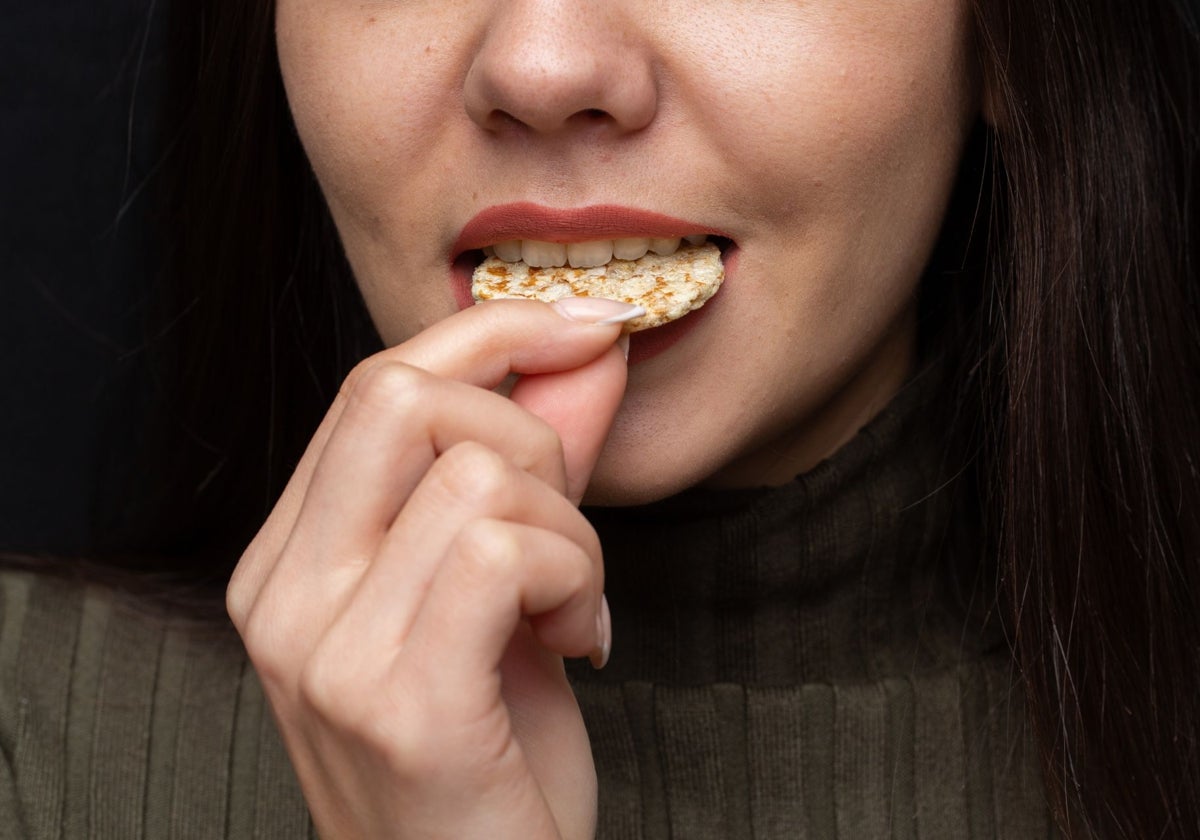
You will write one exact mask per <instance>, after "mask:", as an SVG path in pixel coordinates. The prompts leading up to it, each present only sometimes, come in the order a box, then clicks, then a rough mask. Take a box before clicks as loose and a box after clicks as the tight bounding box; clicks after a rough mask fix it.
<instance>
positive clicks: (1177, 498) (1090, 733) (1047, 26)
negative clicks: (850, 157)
mask: <svg viewBox="0 0 1200 840" xmlns="http://www.w3.org/2000/svg"><path fill="white" fill-rule="evenodd" d="M976 6H977V27H978V37H979V41H980V45H981V57H982V64H983V71H984V74H985V78H986V87H987V89H988V90H989V91H990V96H991V97H992V104H993V110H994V112H995V119H996V130H995V143H996V152H997V154H996V160H997V170H996V172H995V178H996V179H997V183H996V185H995V189H994V191H993V195H994V197H995V198H994V201H993V206H992V212H991V231H990V236H991V238H992V240H993V243H994V246H993V247H992V248H991V249H990V259H989V265H988V268H987V273H986V281H985V282H986V284H987V285H986V288H987V289H988V290H989V291H988V294H989V297H988V299H987V301H986V303H985V304H984V306H983V308H982V310H981V311H980V312H979V313H978V315H979V318H980V323H981V324H982V325H983V331H982V335H983V336H986V337H987V338H985V342H986V343H984V344H983V345H982V349H983V350H984V351H985V352H984V354H983V355H982V359H983V367H982V369H981V372H980V375H979V376H980V387H981V390H982V392H983V394H984V398H985V405H988V406H992V407H993V414H992V416H991V417H989V418H988V423H989V424H990V425H989V427H988V433H987V437H988V443H989V446H988V450H989V452H988V457H989V467H990V471H991V472H992V473H993V474H994V476H995V478H994V479H993V484H992V486H991V488H990V490H991V492H992V493H993V495H992V505H991V507H992V512H991V516H992V517H993V518H992V524H993V525H994V526H995V528H996V535H997V538H998V541H999V546H1000V550H1001V564H1002V565H1001V567H1002V569H1003V584H1004V591H1005V594H1006V595H1007V597H1008V599H1009V607H1010V611H1011V615H1012V625H1011V638H1012V639H1013V641H1014V643H1015V651H1016V656H1017V660H1018V663H1019V665H1020V670H1021V674H1022V675H1023V678H1024V681H1025V687H1026V693H1027V696H1028V698H1029V710H1030V713H1031V715H1032V718H1033V721H1034V725H1035V727H1036V730H1037V733H1038V738H1039V741H1040V743H1041V745H1042V749H1043V752H1044V759H1045V760H1044V765H1045V769H1046V773H1047V779H1048V783H1049V784H1050V788H1051V794H1052V796H1053V802H1054V804H1055V806H1056V809H1057V812H1058V817H1059V821H1060V824H1061V825H1063V826H1064V828H1067V829H1069V833H1070V834H1071V835H1072V836H1088V835H1089V834H1092V833H1094V834H1095V835H1097V836H1101V837H1130V838H1135V837H1136V838H1149V837H1163V836H1179V837H1183V836H1188V837H1197V836H1200V752H1198V750H1200V737H1198V736H1200V731H1198V727H1197V717H1198V713H1200V598H1198V594H1200V569H1198V566H1197V564H1198V562H1200V478H1198V474H1197V469H1198V467H1200V445H1198V441H1200V387H1198V386H1200V326H1198V324H1197V315H1198V313H1200V308H1198V306H1197V285H1196V282H1197V279H1200V278H1197V275H1196V270H1197V267H1198V266H1197V261H1196V260H1197V251H1198V246H1200V235H1198V234H1200V230H1198V229H1197V223H1196V218H1197V217H1196V215H1195V214H1196V212H1197V209H1198V208H1200V180H1198V179H1197V174H1198V173H1197V172H1196V167H1197V165H1198V164H1200V113H1198V109H1200V89H1198V88H1197V85H1198V84H1200V76H1198V71H1200V31H1198V29H1197V19H1196V14H1195V10H1194V9H1188V8H1187V7H1185V6H1184V5H1182V4H1181V3H1178V2H1171V1H1170V0H1160V2H1150V3H1129V2H1126V0H1058V2H1053V3H1046V2H1021V1H1020V0H977V2H976Z"/></svg>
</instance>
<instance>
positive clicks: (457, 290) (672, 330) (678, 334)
mask: <svg viewBox="0 0 1200 840" xmlns="http://www.w3.org/2000/svg"><path fill="white" fill-rule="evenodd" d="M737 252H738V249H737V246H735V245H732V244H731V245H730V246H729V247H728V248H727V249H726V250H725V252H724V253H723V254H722V255H721V262H722V264H723V265H724V267H725V280H724V282H723V283H722V287H724V284H725V283H728V282H729V277H730V275H732V274H733V270H734V266H735V265H736V264H737ZM474 273H475V265H474V262H473V261H472V260H471V259H469V258H466V259H464V258H463V257H459V258H458V259H457V260H455V261H454V265H453V267H452V275H453V279H454V299H455V302H456V303H457V304H458V308H459V309H467V308H469V307H471V306H474V305H475V299H474V298H473V297H471V278H472V275H473V274H474ZM720 297H721V294H720V290H719V289H718V290H717V294H715V295H714V296H713V297H712V298H711V299H709V301H708V302H707V303H705V304H704V306H702V307H700V308H699V309H696V310H694V311H692V312H690V313H689V314H687V315H685V316H683V317H682V318H680V319H679V320H677V321H672V322H671V323H669V324H664V325H663V326H661V327H654V328H653V329H649V330H642V331H640V332H635V333H633V334H632V335H630V337H629V364H630V366H633V365H637V364H641V363H642V362H645V361H647V360H649V359H653V358H654V357H655V356H657V355H659V354H660V353H664V352H666V351H667V350H669V349H670V348H671V347H673V346H675V345H676V344H677V343H679V341H681V340H682V339H683V338H684V337H685V336H686V335H687V334H688V333H690V332H691V331H692V330H694V329H695V328H696V327H698V326H699V325H700V324H701V323H702V322H703V321H704V320H705V318H707V316H708V315H709V314H710V313H711V312H712V311H713V309H714V308H716V306H718V305H719V304H718V298H720Z"/></svg>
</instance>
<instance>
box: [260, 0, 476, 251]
mask: <svg viewBox="0 0 1200 840" xmlns="http://www.w3.org/2000/svg"><path fill="white" fill-rule="evenodd" d="M318 11H319V14H318ZM397 26H398V22H397V21H395V20H391V19H389V18H388V17H387V16H386V15H384V14H383V13H379V12H372V11H371V10H370V8H366V9H360V8H358V4H328V3H313V4H305V3H303V2H299V0H291V2H285V3H281V5H280V8H279V12H278V15H277V40H278V44H279V59H280V67H281V70H282V73H283V79H284V86H285V89H286V91H287V96H288V104H289V106H290V107H291V110H292V115H293V117H294V119H295V122H296V127H297V130H298V132H299V135H300V139H301V142H302V143H303V145H304V148H305V152H306V153H307V155H308V157H309V160H310V162H311V163H312V166H313V169H314V171H315V172H316V174H317V177H318V179H319V180H320V182H321V186H322V189H323V191H324V193H325V196H326V199H327V201H328V202H329V204H330V209H331V211H332V212H333V213H334V216H335V218H337V219H338V221H339V227H344V225H343V224H342V223H352V226H353V227H355V228H357V229H358V230H359V231H360V233H361V232H369V233H370V234H371V235H372V236H373V237H381V236H383V235H384V234H385V233H386V231H387V230H388V229H389V226H390V225H391V224H393V223H395V222H396V221H399V220H391V219H385V218H381V216H380V213H381V209H382V208H385V207H387V206H388V205H389V202H387V201H381V200H380V199H381V198H383V197H386V196H388V195H394V194H395V191H396V190H397V189H400V188H401V187H405V188H409V189H411V188H412V187H413V186H414V185H413V184H412V183H411V180H412V179H411V173H419V172H422V171H426V169H427V167H428V165H429V164H430V160H431V158H432V156H433V154H434V151H435V150H436V149H437V148H438V144H439V140H440V134H441V131H442V130H443V126H444V124H445V120H444V119H443V117H444V109H445V107H446V105H445V99H446V90H447V87H446V84H447V82H446V76H447V75H449V74H451V73H452V72H453V71H452V69H451V68H450V66H449V62H448V60H447V59H446V54H447V50H446V49H445V44H444V40H445V39H444V38H439V37H436V36H431V37H428V38H422V37H413V35H412V33H414V32H418V33H420V32H429V31H444V27H433V26H422V25H420V23H419V22H417V23H416V24H414V23H413V22H412V21H406V22H405V25H404V32H403V34H402V36H401V35H398V34H397V32H396V31H395V30H396V28H397ZM439 109H441V110H439Z"/></svg>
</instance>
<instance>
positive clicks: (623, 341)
mask: <svg viewBox="0 0 1200 840" xmlns="http://www.w3.org/2000/svg"><path fill="white" fill-rule="evenodd" d="M617 346H618V347H620V348H621V352H622V353H624V354H625V361H627V362H628V361H629V333H621V337H620V338H618V339H617Z"/></svg>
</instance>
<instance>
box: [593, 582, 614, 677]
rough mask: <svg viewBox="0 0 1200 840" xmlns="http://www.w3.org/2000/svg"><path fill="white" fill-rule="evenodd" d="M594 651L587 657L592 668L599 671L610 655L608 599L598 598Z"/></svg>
mask: <svg viewBox="0 0 1200 840" xmlns="http://www.w3.org/2000/svg"><path fill="white" fill-rule="evenodd" d="M596 639H597V642H596V649H595V650H594V651H592V655H591V656H590V657H588V658H589V659H590V660H591V662H592V667H593V668H595V669H596V670H597V671H599V670H600V669H601V668H603V667H604V666H605V665H607V664H608V655H609V654H610V653H612V613H610V612H609V611H608V597H607V596H606V595H601V596H600V612H599V613H598V614H597V615H596Z"/></svg>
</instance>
